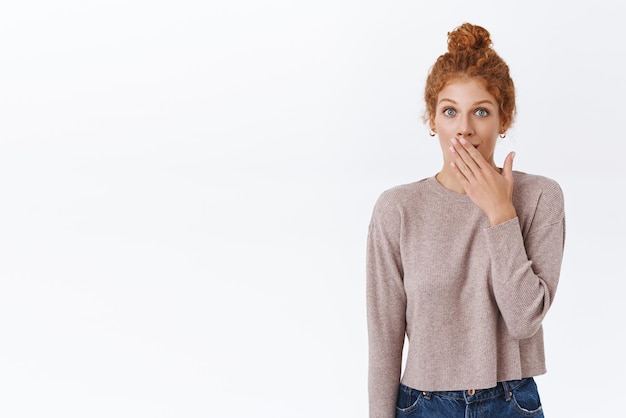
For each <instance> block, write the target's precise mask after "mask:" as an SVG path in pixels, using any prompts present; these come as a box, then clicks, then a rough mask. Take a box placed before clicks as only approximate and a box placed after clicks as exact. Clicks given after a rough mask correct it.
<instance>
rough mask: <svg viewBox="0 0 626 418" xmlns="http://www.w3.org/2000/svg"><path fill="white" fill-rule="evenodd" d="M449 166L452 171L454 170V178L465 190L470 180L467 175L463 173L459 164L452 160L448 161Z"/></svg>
mask: <svg viewBox="0 0 626 418" xmlns="http://www.w3.org/2000/svg"><path fill="white" fill-rule="evenodd" d="M450 167H452V171H453V172H454V175H455V176H456V179H457V180H458V181H459V183H461V186H463V189H465V190H466V191H467V188H468V187H469V184H470V182H469V180H468V179H467V177H465V174H463V172H462V171H461V169H460V168H459V166H458V165H457V164H456V163H455V162H454V161H453V162H451V163H450Z"/></svg>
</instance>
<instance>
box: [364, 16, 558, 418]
mask: <svg viewBox="0 0 626 418" xmlns="http://www.w3.org/2000/svg"><path fill="white" fill-rule="evenodd" d="M425 101H426V109H427V110H426V114H425V118H424V119H425V121H426V122H428V123H429V125H430V128H431V132H430V134H431V136H438V139H439V142H440V144H441V150H442V153H443V166H442V168H441V171H440V172H439V173H438V174H437V175H435V176H433V177H428V178H425V179H423V180H421V181H418V182H415V183H411V184H407V185H401V186H398V187H395V188H392V189H390V190H387V191H385V192H384V193H382V195H381V196H380V197H379V199H378V201H377V202H376V205H375V208H374V211H373V214H372V219H371V223H370V227H369V235H368V250H367V251H368V252H367V308H368V309H367V310H368V333H369V351H370V359H369V399H370V417H372V418H392V417H394V416H397V417H429V418H433V417H445V418H450V417H467V416H471V417H474V416H480V417H497V418H506V417H519V416H525V417H529V416H534V417H543V412H542V407H541V404H540V399H539V395H538V392H537V387H536V384H535V381H534V380H533V376H537V375H540V374H543V373H545V372H546V367H545V358H544V347H543V332H542V326H541V323H542V321H543V318H544V317H545V315H546V313H547V312H548V309H549V308H550V305H551V303H552V301H553V298H554V294H555V292H556V288H557V283H558V280H559V273H560V268H561V261H562V257H563V246H564V238H565V217H564V211H563V195H562V192H561V189H560V187H559V185H558V184H557V183H556V182H555V181H553V180H551V179H548V178H546V177H542V176H538V175H531V174H527V173H523V172H520V171H513V157H514V153H510V154H509V155H507V157H506V158H505V160H504V164H503V166H502V168H498V167H497V166H496V163H495V162H494V148H495V145H496V142H497V139H498V137H502V138H504V137H505V136H506V132H507V130H508V129H509V128H510V126H511V124H512V122H513V117H514V114H515V90H514V85H513V81H512V80H511V78H510V76H509V69H508V66H507V65H506V63H505V62H504V61H503V60H502V59H501V58H500V57H499V56H498V54H497V53H496V52H495V51H494V50H493V49H492V47H491V39H490V34H489V32H488V31H487V30H485V29H484V28H482V27H480V26H475V25H472V24H468V23H465V24H463V25H461V26H460V27H458V28H456V29H455V30H454V31H452V32H450V33H449V34H448V52H447V53H445V54H443V55H441V56H440V57H439V58H438V59H437V61H436V62H435V64H434V66H433V67H432V68H431V70H430V72H429V75H428V78H427V82H426V89H425ZM405 334H406V336H407V338H408V340H409V349H408V352H407V358H406V365H405V371H404V374H403V375H402V379H401V383H400V377H401V376H400V375H401V366H402V350H403V345H404V339H405Z"/></svg>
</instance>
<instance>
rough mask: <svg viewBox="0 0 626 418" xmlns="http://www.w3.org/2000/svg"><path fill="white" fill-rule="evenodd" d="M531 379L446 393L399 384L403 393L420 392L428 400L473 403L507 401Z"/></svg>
mask: <svg viewBox="0 0 626 418" xmlns="http://www.w3.org/2000/svg"><path fill="white" fill-rule="evenodd" d="M531 379H532V377H527V378H524V379H520V380H508V381H504V382H498V384H497V385H496V386H494V387H492V388H489V389H475V390H471V389H470V390H447V391H421V390H417V389H413V388H410V387H408V386H406V385H404V384H402V383H401V384H400V389H401V390H404V391H405V392H411V391H416V392H421V393H422V395H423V396H424V398H426V399H430V398H431V397H433V396H440V397H444V398H452V399H458V400H465V401H466V402H468V403H470V402H475V401H479V400H486V399H492V398H497V397H501V396H504V397H505V398H506V399H507V400H509V398H510V397H511V391H513V390H514V389H516V388H518V387H520V386H522V385H524V384H525V383H527V382H528V381H529V380H531Z"/></svg>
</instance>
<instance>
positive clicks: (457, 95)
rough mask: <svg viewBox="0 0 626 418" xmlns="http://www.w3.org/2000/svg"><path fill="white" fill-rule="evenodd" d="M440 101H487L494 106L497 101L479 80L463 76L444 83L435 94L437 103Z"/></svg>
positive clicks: (461, 102) (459, 102)
mask: <svg viewBox="0 0 626 418" xmlns="http://www.w3.org/2000/svg"><path fill="white" fill-rule="evenodd" d="M442 101H444V102H449V101H453V102H456V103H458V104H460V105H462V104H468V105H471V104H474V103H476V102H482V101H487V102H490V103H491V104H493V105H494V106H495V105H496V103H497V101H496V99H495V97H493V95H492V94H491V93H489V91H487V89H486V88H485V87H484V86H483V84H482V83H481V82H479V81H477V80H474V79H465V78H464V79H456V80H453V81H451V82H450V83H448V84H446V85H445V87H444V88H443V89H441V91H440V92H439V95H438V96H437V104H440V103H441V102H442Z"/></svg>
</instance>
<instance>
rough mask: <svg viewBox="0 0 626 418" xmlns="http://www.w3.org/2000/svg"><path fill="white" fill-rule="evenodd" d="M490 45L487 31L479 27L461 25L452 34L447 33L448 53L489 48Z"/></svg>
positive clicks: (469, 24) (467, 24)
mask: <svg viewBox="0 0 626 418" xmlns="http://www.w3.org/2000/svg"><path fill="white" fill-rule="evenodd" d="M491 45H492V43H491V37H490V34H489V31H487V29H485V28H483V27H481V26H477V25H472V24H471V23H463V24H462V25H461V26H459V27H458V28H456V29H454V30H453V31H452V32H448V52H450V53H454V52H459V51H467V50H471V49H485V48H491Z"/></svg>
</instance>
